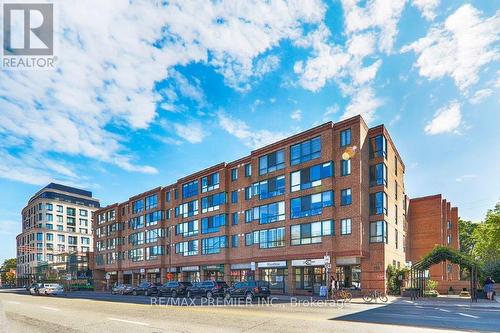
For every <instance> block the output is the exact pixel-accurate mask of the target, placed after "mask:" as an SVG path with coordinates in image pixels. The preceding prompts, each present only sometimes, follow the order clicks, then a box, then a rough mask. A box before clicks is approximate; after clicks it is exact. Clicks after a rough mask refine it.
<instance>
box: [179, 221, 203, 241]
mask: <svg viewBox="0 0 500 333" xmlns="http://www.w3.org/2000/svg"><path fill="white" fill-rule="evenodd" d="M175 234H176V235H182V237H189V236H196V235H198V220H194V221H188V222H184V223H179V224H178V225H176V226H175Z"/></svg>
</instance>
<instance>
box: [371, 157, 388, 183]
mask: <svg viewBox="0 0 500 333" xmlns="http://www.w3.org/2000/svg"><path fill="white" fill-rule="evenodd" d="M378 185H387V166H386V165H385V164H384V163H378V164H376V165H370V186H378Z"/></svg>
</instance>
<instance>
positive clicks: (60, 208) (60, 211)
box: [57, 205, 63, 213]
mask: <svg viewBox="0 0 500 333" xmlns="http://www.w3.org/2000/svg"><path fill="white" fill-rule="evenodd" d="M57 212H58V213H62V212H63V206H59V205H57Z"/></svg>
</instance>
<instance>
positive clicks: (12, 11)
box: [2, 3, 56, 69]
mask: <svg viewBox="0 0 500 333" xmlns="http://www.w3.org/2000/svg"><path fill="white" fill-rule="evenodd" d="M2 9H3V59H2V67H3V68H4V69H7V68H9V69H46V68H53V67H54V66H53V65H54V60H56V59H55V57H54V5H53V4H52V3H4V4H3V8H2Z"/></svg>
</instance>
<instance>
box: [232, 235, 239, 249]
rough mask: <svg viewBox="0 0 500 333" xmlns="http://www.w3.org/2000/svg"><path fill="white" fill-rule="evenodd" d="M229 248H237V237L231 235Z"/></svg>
mask: <svg viewBox="0 0 500 333" xmlns="http://www.w3.org/2000/svg"><path fill="white" fill-rule="evenodd" d="M231 247H238V235H231Z"/></svg>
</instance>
